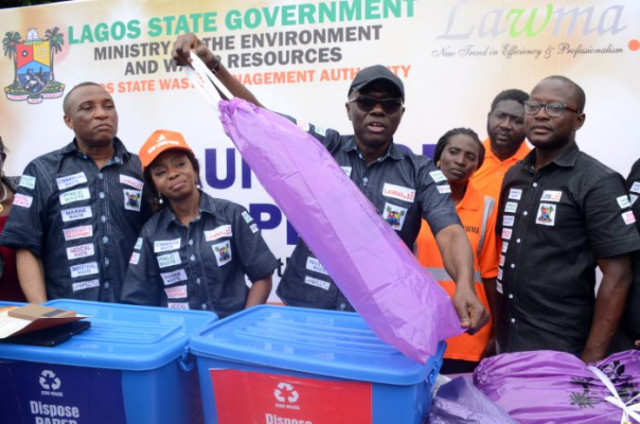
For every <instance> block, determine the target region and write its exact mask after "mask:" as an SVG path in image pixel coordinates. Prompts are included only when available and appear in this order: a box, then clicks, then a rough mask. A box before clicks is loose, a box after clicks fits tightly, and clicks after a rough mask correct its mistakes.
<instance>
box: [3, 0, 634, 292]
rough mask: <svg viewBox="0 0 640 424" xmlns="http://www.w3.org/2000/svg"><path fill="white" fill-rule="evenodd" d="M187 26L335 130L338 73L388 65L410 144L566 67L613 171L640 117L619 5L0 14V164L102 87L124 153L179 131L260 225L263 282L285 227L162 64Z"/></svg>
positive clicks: (213, 5)
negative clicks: (91, 86)
mask: <svg viewBox="0 0 640 424" xmlns="http://www.w3.org/2000/svg"><path fill="white" fill-rule="evenodd" d="M188 31H193V32H195V33H197V34H198V35H199V37H201V38H202V39H203V40H204V41H205V42H206V43H207V45H208V46H210V47H213V48H214V49H215V51H216V52H217V54H219V55H220V57H221V59H222V61H223V63H224V64H225V66H227V68H229V70H230V71H231V72H232V73H233V74H234V75H235V76H236V77H237V78H238V79H240V80H241V81H242V82H243V83H244V84H246V85H247V86H248V87H249V88H250V89H251V90H252V91H253V92H254V94H255V95H256V96H257V97H258V99H259V100H260V101H261V102H262V103H263V104H264V105H265V106H266V107H268V108H270V109H272V110H275V111H278V112H282V113H286V114H288V115H291V116H295V117H296V118H298V119H299V120H304V121H307V122H312V123H315V124H318V125H320V126H323V127H325V128H329V127H330V128H335V129H337V130H339V131H341V132H343V133H345V134H349V133H351V132H352V127H351V123H350V121H349V120H348V118H347V114H346V110H345V107H344V104H345V101H346V100H347V90H348V87H349V83H350V81H351V80H352V79H353V77H354V75H355V74H356V72H357V71H358V70H359V69H360V68H361V67H364V66H368V65H372V64H377V63H379V64H383V65H385V66H388V67H389V68H390V69H391V70H392V71H393V72H395V73H396V74H398V75H399V76H400V77H401V78H402V80H403V81H404V83H405V87H406V112H405V114H404V116H403V120H402V123H401V124H400V128H399V130H398V132H397V134H396V138H395V140H396V142H398V143H400V144H403V145H406V146H408V147H409V148H410V149H412V150H413V151H414V152H416V153H423V152H427V151H430V147H432V146H430V145H432V144H434V143H435V142H436V141H437V139H438V138H439V137H440V136H441V135H442V134H443V133H444V132H446V131H447V130H449V129H451V128H454V127H460V126H464V127H470V128H472V129H474V130H475V131H476V132H478V134H479V135H480V137H481V138H484V137H486V120H487V113H488V112H489V107H490V103H491V101H492V100H493V98H494V97H495V95H496V94H498V93H499V92H500V91H502V90H504V89H509V88H520V89H522V90H524V91H527V92H529V91H531V89H532V88H533V87H534V86H535V85H536V83H537V82H539V81H540V80H541V79H542V78H544V77H546V76H549V75H555V74H561V75H565V76H567V77H569V78H571V79H572V80H574V81H575V82H576V83H578V84H579V85H581V86H582V87H583V88H584V90H585V92H586V94H587V104H586V110H585V111H586V115H587V119H586V122H585V125H584V127H583V128H582V129H580V131H579V132H578V133H577V141H578V144H579V146H580V148H581V149H582V150H584V151H585V152H587V153H589V154H591V155H592V156H594V157H596V158H598V159H599V160H600V161H602V162H604V163H605V164H606V165H608V166H610V167H611V168H613V169H615V170H617V171H618V172H620V173H622V174H623V175H624V176H626V174H627V173H628V172H629V169H630V168H631V165H632V163H633V162H634V161H635V160H636V159H637V158H638V157H640V142H639V141H638V139H637V137H638V136H637V135H636V134H635V132H632V133H631V134H629V133H630V130H631V131H633V129H634V128H635V126H634V124H633V123H634V122H636V121H637V119H638V118H637V117H638V116H640V80H639V78H638V69H640V67H639V65H640V3H638V2H637V1H634V0H619V1H616V2H613V1H601V0H586V1H582V0H555V1H550V2H546V3H540V2H534V1H524V0H518V1H513V0H454V1H450V0H430V1H416V0H333V1H313V0H307V1H304V0H300V1H295V0H288V1H275V0H271V1H269V0H260V1H259V0H252V1H244V2H236V1H227V0H217V1H212V0H210V1H197V2H196V1H177V0H146V1H145V0H112V1H109V2H101V1H74V2H63V3H59V4H51V5H43V6H34V7H25V8H17V9H6V10H0V34H2V36H3V39H2V47H3V56H2V57H1V58H0V61H1V63H2V64H3V66H2V67H0V84H1V85H2V87H3V88H4V91H3V93H2V97H1V100H0V124H1V125H0V128H1V129H0V135H1V136H2V138H3V140H4V141H5V143H6V144H7V146H8V147H9V155H8V158H7V161H6V163H5V166H4V170H5V173H6V174H7V175H18V174H20V173H21V172H22V170H23V169H24V167H25V165H26V164H27V163H28V162H29V161H30V160H31V159H33V158H35V157H36V156H38V155H40V154H44V153H46V152H49V151H51V150H54V149H58V148H60V147H62V146H64V145H65V144H66V143H68V142H69V141H70V140H71V139H72V137H73V133H72V132H71V130H69V129H68V128H67V127H66V126H65V125H64V122H63V120H62V100H63V98H64V95H65V94H66V93H67V92H68V90H69V89H71V88H72V87H73V86H74V85H76V84H78V83H81V82H84V81H95V82H98V83H100V84H103V85H104V87H105V88H106V89H107V90H108V91H109V92H110V93H111V94H112V95H113V98H114V100H115V102H116V107H117V110H118V112H119V118H120V129H119V132H118V135H119V137H120V138H121V139H122V140H123V141H124V143H125V145H126V146H127V147H128V148H129V149H130V150H131V151H134V152H137V150H138V149H139V147H140V146H141V145H142V143H143V142H144V140H146V138H147V137H148V136H149V134H151V133H152V132H153V131H154V130H156V129H159V128H163V129H170V130H175V131H180V132H182V133H183V134H184V135H185V137H186V139H187V141H188V143H189V144H190V145H191V146H192V148H193V149H194V151H195V152H196V155H197V157H198V159H199V161H200V163H201V169H202V172H201V179H202V183H203V188H204V189H205V191H207V192H208V193H209V194H211V195H213V196H216V197H222V198H226V199H229V200H232V201H234V202H237V203H240V204H242V205H244V206H245V207H247V208H248V209H249V211H250V213H251V214H252V216H253V217H254V219H255V220H256V222H257V223H258V225H259V227H260V228H261V229H262V231H263V235H264V237H265V239H266V241H267V243H268V244H269V246H270V247H271V249H272V250H273V252H274V253H275V254H276V256H277V257H278V258H279V260H280V266H279V267H278V269H277V270H276V275H275V278H274V280H275V282H276V284H277V281H278V280H279V276H281V275H282V272H283V271H284V267H285V265H286V262H287V258H288V257H289V256H290V254H291V251H292V249H293V245H294V244H295V240H296V237H297V235H296V233H295V231H294V230H293V228H292V227H291V225H289V224H288V223H287V220H286V218H285V217H284V216H283V214H282V212H281V211H280V210H279V209H278V207H277V206H275V204H274V202H273V201H272V200H271V199H270V198H269V196H268V195H267V194H266V193H265V191H264V190H263V189H262V187H260V185H259V184H258V182H257V180H256V179H255V176H253V175H252V173H251V171H250V169H249V167H248V166H247V165H246V163H244V162H243V161H242V159H241V158H240V156H239V154H238V153H237V152H236V150H235V148H234V147H233V145H232V144H231V142H230V140H228V139H227V138H226V136H225V135H224V132H223V130H222V128H221V125H220V123H219V121H218V119H217V118H216V116H215V113H214V112H213V111H212V110H211V108H210V107H208V106H207V105H206V103H205V102H204V101H203V100H202V99H201V98H200V96H199V95H198V94H197V93H196V92H195V90H194V89H193V88H192V87H191V85H190V83H189V81H188V80H187V78H186V77H185V76H184V75H183V73H182V72H180V69H179V68H178V67H176V66H175V64H174V63H173V61H172V60H171V58H170V53H171V48H172V43H173V40H174V39H175V38H176V37H177V35H178V34H181V33H185V32H188ZM274 291H275V290H274ZM271 300H277V298H276V297H275V294H272V298H271Z"/></svg>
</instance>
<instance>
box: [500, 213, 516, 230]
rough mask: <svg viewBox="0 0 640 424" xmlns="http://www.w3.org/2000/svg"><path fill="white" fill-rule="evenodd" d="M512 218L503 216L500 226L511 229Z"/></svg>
mask: <svg viewBox="0 0 640 424" xmlns="http://www.w3.org/2000/svg"><path fill="white" fill-rule="evenodd" d="M513 221H514V216H513V215H505V216H503V217H502V225H503V226H505V227H513Z"/></svg>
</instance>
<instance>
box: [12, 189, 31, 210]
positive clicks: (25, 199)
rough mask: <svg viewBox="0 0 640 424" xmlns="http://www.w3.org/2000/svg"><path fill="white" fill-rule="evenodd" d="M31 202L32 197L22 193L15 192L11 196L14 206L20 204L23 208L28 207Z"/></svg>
mask: <svg viewBox="0 0 640 424" xmlns="http://www.w3.org/2000/svg"><path fill="white" fill-rule="evenodd" d="M31 203H33V197H31V196H25V195H24V194H20V193H17V194H16V195H15V196H13V204H14V205H16V206H21V207H23V208H27V209H28V208H30V207H31Z"/></svg>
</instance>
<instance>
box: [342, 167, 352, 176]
mask: <svg viewBox="0 0 640 424" xmlns="http://www.w3.org/2000/svg"><path fill="white" fill-rule="evenodd" d="M340 168H342V170H343V171H344V173H345V174H347V177H349V178H351V170H352V169H353V168H351V167H350V166H341V167H340Z"/></svg>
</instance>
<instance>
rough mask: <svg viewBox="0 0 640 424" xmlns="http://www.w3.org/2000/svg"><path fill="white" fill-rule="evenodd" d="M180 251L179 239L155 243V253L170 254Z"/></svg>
mask: <svg viewBox="0 0 640 424" xmlns="http://www.w3.org/2000/svg"><path fill="white" fill-rule="evenodd" d="M141 243H142V242H141ZM178 249H180V239H179V238H177V239H173V240H156V241H154V242H153V253H162V252H170V251H172V250H178Z"/></svg>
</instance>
